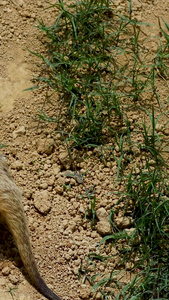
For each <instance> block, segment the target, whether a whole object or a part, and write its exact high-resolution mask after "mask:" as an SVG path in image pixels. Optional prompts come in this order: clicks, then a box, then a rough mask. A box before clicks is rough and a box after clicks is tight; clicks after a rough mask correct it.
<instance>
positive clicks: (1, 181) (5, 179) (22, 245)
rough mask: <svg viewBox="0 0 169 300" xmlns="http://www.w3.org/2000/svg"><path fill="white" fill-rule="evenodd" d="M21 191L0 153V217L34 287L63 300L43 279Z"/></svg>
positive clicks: (55, 298) (51, 299) (48, 295)
mask: <svg viewBox="0 0 169 300" xmlns="http://www.w3.org/2000/svg"><path fill="white" fill-rule="evenodd" d="M21 199H22V195H21V191H20V189H19V188H18V187H17V186H16V184H15V183H14V181H13V179H12V177H11V175H10V173H9V170H8V166H7V163H6V159H5V157H4V156H3V155H2V154H1V153H0V215H1V218H2V219H3V220H4V222H5V223H6V224H7V226H8V228H9V230H10V232H11V233H12V235H13V238H14V241H15V243H16V246H17V248H18V251H19V254H20V257H21V259H22V261H23V264H24V266H25V268H26V270H27V272H28V275H29V277H30V279H31V281H32V284H33V285H34V287H35V288H36V289H37V290H38V291H39V292H40V293H41V294H42V295H43V296H45V297H46V298H47V299H49V300H61V299H60V297H59V296H57V295H55V294H54V293H53V292H52V291H51V290H50V289H49V288H48V287H47V285H46V283H45V281H44V280H43V279H42V278H41V276H40V274H39V271H38V268H37V265H36V262H35V258H34V255H33V253H32V248H31V243H30V238H29V230H28V227H27V223H26V217H25V214H24V210H23V205H22V202H21Z"/></svg>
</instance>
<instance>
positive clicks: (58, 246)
mask: <svg viewBox="0 0 169 300" xmlns="http://www.w3.org/2000/svg"><path fill="white" fill-rule="evenodd" d="M115 2H117V3H116V4H117V6H121V7H124V6H127V1H124V0H123V1H120V0H117V1H115ZM46 6H47V3H46V1H41V0H39V1H38V0H34V1H32V0H11V1H10V0H6V1H5V0H0V144H5V145H7V146H8V147H6V148H3V149H2V151H3V153H4V155H6V157H7V161H8V164H9V166H10V170H11V173H12V175H13V177H14V179H15V182H16V183H17V185H18V186H19V187H20V188H21V189H22V190H23V203H24V209H25V213H26V215H27V220H28V224H29V228H30V235H31V242H32V246H33V252H34V254H35V258H36V261H37V263H38V267H39V270H40V273H41V275H42V277H43V278H44V279H45V281H46V282H47V284H48V285H49V286H50V287H51V289H52V290H54V291H55V292H56V293H57V294H58V295H60V296H61V297H62V298H63V299H64V300H66V299H67V300H70V299H75V300H79V299H100V296H99V295H95V296H94V297H93V296H92V294H90V286H89V285H88V283H87V282H85V283H82V282H81V281H79V280H78V276H77V275H78V269H79V267H80V264H81V261H85V257H86V255H87V254H88V252H89V251H93V252H96V251H97V246H98V243H99V242H100V240H101V236H100V229H99V224H98V226H97V227H96V229H95V230H91V226H90V222H89V221H85V220H84V213H85V210H86V208H87V207H88V200H86V199H83V198H81V197H79V195H81V194H83V193H85V190H86V188H90V187H91V186H92V185H93V184H95V185H96V188H97V192H96V196H97V199H98V202H97V209H100V208H101V209H103V208H104V209H106V210H107V211H108V210H109V209H110V207H111V205H112V203H113V202H116V200H117V199H116V197H115V196H112V194H111V192H113V190H114V185H113V183H114V179H115V175H116V171H117V167H116V163H115V162H112V164H111V168H110V165H109V164H108V165H107V166H105V165H103V164H101V163H100V162H99V160H97V159H94V158H92V159H91V158H90V153H88V155H89V158H88V159H87V160H85V161H82V162H80V163H79V168H80V172H81V173H84V172H85V171H87V170H88V173H87V175H86V177H85V184H82V183H79V182H78V180H75V179H74V178H71V177H68V176H65V169H68V170H69V168H70V162H69V159H65V151H66V149H65V147H64V146H63V144H62V142H61V141H60V138H59V136H56V135H54V134H53V129H54V126H53V125H51V124H48V125H47V124H45V125H40V124H39V123H38V122H37V120H36V118H35V116H36V114H37V113H38V109H41V108H42V107H43V103H44V95H43V94H41V92H40V91H37V92H36V93H35V92H31V91H29V92H23V90H24V89H26V88H28V87H30V86H31V85H32V83H31V78H32V76H33V75H34V72H35V68H36V67H37V65H36V63H37V59H36V57H34V56H32V55H31V54H30V53H29V52H28V51H27V49H31V50H33V51H35V52H36V51H39V48H40V47H42V46H41V43H40V42H39V36H40V34H39V31H37V29H36V28H35V27H34V25H36V24H37V21H36V19H41V18H42V19H43V20H44V21H45V22H46V23H51V22H52V20H54V18H55V14H54V11H53V12H51V11H50V13H48V11H44V8H45V7H46ZM133 11H134V14H135V15H136V16H137V17H138V19H139V20H140V21H146V22H149V23H152V24H156V25H158V16H159V17H162V18H164V19H165V21H166V22H168V21H169V1H168V0H167V1H166V0H165V1H164V0H160V1H159V0H154V1H153V0H152V1H150V0H149V1H147V0H140V1H138V0H133ZM153 30H154V31H153ZM157 31H158V29H157V27H155V26H154V29H153V28H151V32H150V35H151V34H152V35H154V34H156V32H157ZM153 47H155V43H154V42H150V44H149V48H150V51H151V48H153ZM165 91H166V93H167V90H166V87H165ZM53 143H54V145H55V146H54V147H55V148H53V146H51V148H48V145H49V144H53ZM70 172H71V171H70ZM69 184H71V186H72V188H71V190H66V189H65V188H64V186H69ZM119 188H120V187H119ZM105 230H106V231H107V232H110V228H109V225H108V224H107V227H106V228H105ZM0 237H1V239H0V299H3V300H11V299H15V300H32V299H33V300H37V299H44V297H42V296H41V295H39V294H38V292H37V291H36V290H35V289H34V288H33V287H32V286H31V285H30V284H29V283H28V281H27V277H25V270H24V267H23V266H22V263H21V262H20V259H19V256H18V252H17V249H16V247H15V245H14V243H13V239H12V237H11V236H10V235H9V233H8V231H7V230H6V229H4V228H1V229H0ZM112 251H114V252H115V251H116V249H112ZM115 264H116V262H115V261H114V262H113V264H112V266H115ZM103 270H104V266H103V265H101V264H100V271H103Z"/></svg>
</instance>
